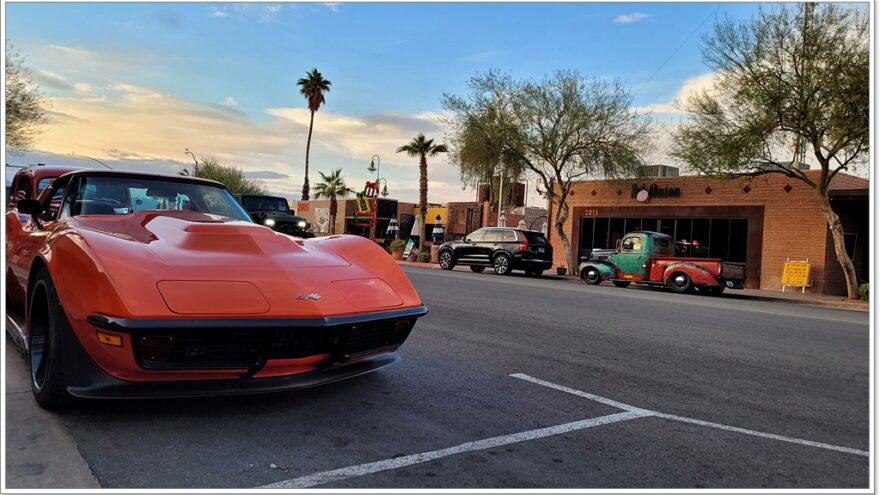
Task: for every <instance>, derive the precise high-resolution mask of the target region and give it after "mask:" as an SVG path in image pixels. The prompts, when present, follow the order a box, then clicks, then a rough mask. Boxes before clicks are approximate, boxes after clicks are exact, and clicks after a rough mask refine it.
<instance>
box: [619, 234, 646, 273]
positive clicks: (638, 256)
mask: <svg viewBox="0 0 880 495" xmlns="http://www.w3.org/2000/svg"><path fill="white" fill-rule="evenodd" d="M645 247H646V246H645V242H644V239H643V238H642V236H641V235H627V236H624V238H623V240H622V241H621V243H620V250H619V251H618V253H617V254H616V256H615V264H616V265H617V272H618V277H619V278H622V279H625V280H642V278H643V276H644V265H645V260H646V256H647V253H645Z"/></svg>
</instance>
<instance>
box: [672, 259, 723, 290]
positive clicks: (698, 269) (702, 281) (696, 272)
mask: <svg viewBox="0 0 880 495" xmlns="http://www.w3.org/2000/svg"><path fill="white" fill-rule="evenodd" d="M679 272H682V273H684V274H685V275H687V276H688V277H689V278H690V279H691V283H692V284H694V285H718V279H717V278H716V277H715V274H714V273H712V272H710V271H709V270H707V269H706V267H704V266H702V265H699V264H697V263H691V262H688V261H683V262H681V263H673V264H671V265H669V266H667V267H666V271H664V272H663V285H668V284H669V277H671V276H672V274H674V273H679Z"/></svg>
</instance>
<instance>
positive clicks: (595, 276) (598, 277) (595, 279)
mask: <svg viewBox="0 0 880 495" xmlns="http://www.w3.org/2000/svg"><path fill="white" fill-rule="evenodd" d="M581 278H582V279H583V280H584V282H585V283H586V284H587V285H599V284H601V283H602V274H601V273H599V270H597V269H596V268H595V267H592V266H591V267H588V268H584V270H583V271H582V272H581Z"/></svg>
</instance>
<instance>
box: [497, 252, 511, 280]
mask: <svg viewBox="0 0 880 495" xmlns="http://www.w3.org/2000/svg"><path fill="white" fill-rule="evenodd" d="M492 268H493V269H494V270H495V273H497V274H498V275H510V272H512V271H513V266H512V264H511V262H510V256H508V255H506V254H504V253H498V254H496V255H495V257H494V258H492Z"/></svg>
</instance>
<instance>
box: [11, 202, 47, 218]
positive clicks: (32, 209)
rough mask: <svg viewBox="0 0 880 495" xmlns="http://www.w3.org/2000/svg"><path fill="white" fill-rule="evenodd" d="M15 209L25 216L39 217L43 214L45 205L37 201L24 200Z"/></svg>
mask: <svg viewBox="0 0 880 495" xmlns="http://www.w3.org/2000/svg"><path fill="white" fill-rule="evenodd" d="M15 208H16V209H17V210H18V212H19V213H24V214H25V215H39V214H40V213H42V212H43V203H40V202H39V201H37V200H36V199H22V200H19V202H18V203H16V205H15Z"/></svg>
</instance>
